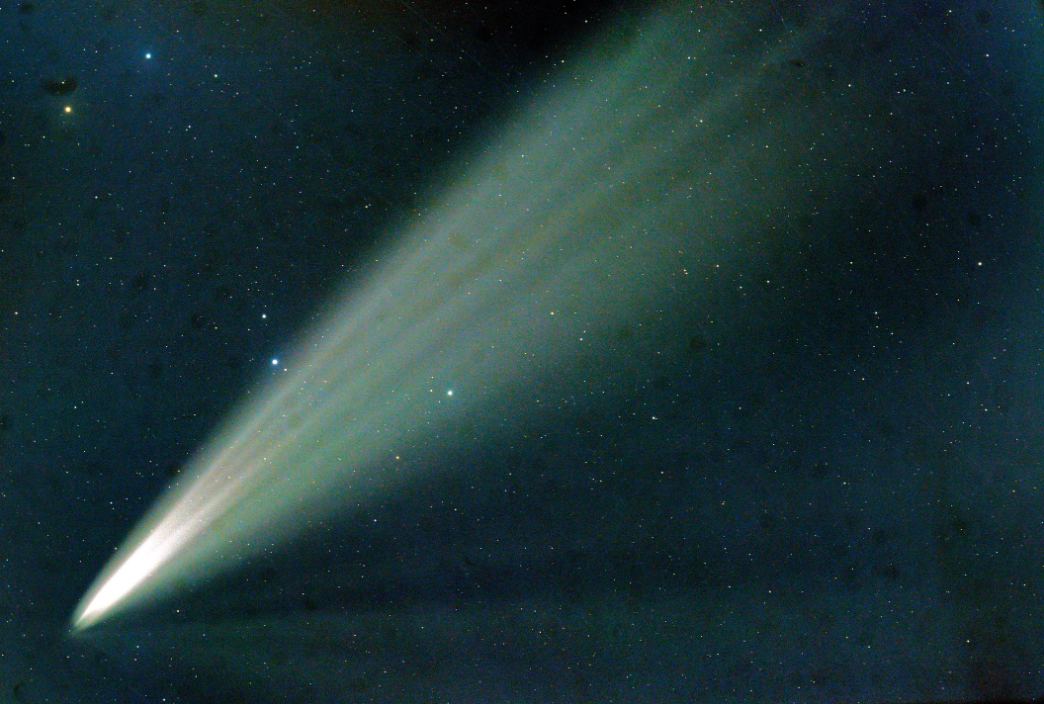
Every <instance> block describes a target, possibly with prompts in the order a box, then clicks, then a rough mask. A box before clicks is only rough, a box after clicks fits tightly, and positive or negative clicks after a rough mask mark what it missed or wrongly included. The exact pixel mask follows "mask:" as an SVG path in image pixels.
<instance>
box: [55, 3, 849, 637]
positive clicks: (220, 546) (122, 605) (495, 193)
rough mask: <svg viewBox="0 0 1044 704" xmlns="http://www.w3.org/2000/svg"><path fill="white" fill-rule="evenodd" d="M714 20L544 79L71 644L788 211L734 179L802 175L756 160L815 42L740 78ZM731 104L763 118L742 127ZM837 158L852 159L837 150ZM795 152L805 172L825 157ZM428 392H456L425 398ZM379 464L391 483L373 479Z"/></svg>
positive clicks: (774, 157) (805, 127)
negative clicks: (555, 84)
mask: <svg viewBox="0 0 1044 704" xmlns="http://www.w3.org/2000/svg"><path fill="white" fill-rule="evenodd" d="M727 21H731V20H730V18H729V17H721V16H718V17H716V18H715V19H714V20H713V22H714V23H715V24H716V31H715V32H709V33H704V32H703V31H702V30H703V28H700V27H698V26H695V23H694V21H693V20H692V18H691V17H690V16H688V15H687V14H686V13H684V12H677V13H675V12H667V13H665V14H664V15H662V16H655V17H652V18H650V21H649V22H647V23H646V25H645V26H644V27H643V29H642V31H641V32H638V33H637V34H636V35H634V37H633V38H632V39H631V41H632V44H631V46H629V47H628V48H627V50H626V51H623V52H621V53H620V54H619V55H618V56H617V57H616V58H614V59H612V60H606V59H605V58H604V57H602V58H599V57H594V58H592V59H591V60H590V61H587V62H581V63H580V65H579V68H577V69H575V73H572V74H569V75H567V76H565V77H564V79H563V80H564V81H565V82H566V83H567V84H568V85H569V86H570V87H569V89H566V90H555V91H552V92H551V93H550V94H548V95H545V96H542V97H541V98H540V99H539V100H537V101H536V102H535V104H534V106H533V107H532V108H531V109H530V110H529V111H528V113H526V114H524V115H523V116H522V119H520V120H519V121H518V122H517V124H516V125H515V126H514V127H513V128H511V129H508V130H507V131H506V132H505V133H504V134H503V135H502V137H501V139H499V140H497V141H495V142H493V143H492V145H491V146H490V147H489V148H488V149H485V150H483V152H482V153H480V154H478V155H477V156H476V158H475V161H476V162H477V163H475V164H473V165H472V166H471V167H470V168H469V170H468V173H469V174H470V176H468V177H466V178H464V179H462V180H461V181H460V182H459V183H458V184H457V185H456V187H454V188H451V189H449V191H448V192H446V193H445V194H444V195H443V197H442V198H441V199H440V200H439V202H438V203H436V204H434V205H433V206H432V207H431V208H430V209H429V210H428V211H427V212H426V213H425V215H424V217H421V218H420V219H419V220H418V221H417V222H416V223H415V224H414V225H413V226H412V227H411V228H409V229H408V230H407V231H406V232H405V233H404V235H403V237H402V238H401V241H400V245H399V247H398V248H397V249H396V250H394V251H393V252H391V253H390V255H389V256H387V257H385V258H383V264H382V266H381V267H380V268H378V269H376V270H375V271H373V272H372V274H371V278H370V279H369V280H368V281H365V282H363V283H362V284H361V285H360V284H355V285H354V286H353V288H352V289H351V290H350V291H349V292H347V293H346V294H345V296H344V297H343V298H342V300H340V301H339V302H338V304H337V305H336V306H335V307H333V308H332V309H331V310H330V311H329V312H328V314H327V315H326V316H325V317H324V318H323V319H322V321H321V323H320V324H319V325H318V326H317V327H316V328H315V329H314V330H312V331H311V332H309V333H308V334H306V335H305V336H304V338H303V341H302V342H301V343H300V344H299V345H298V346H297V349H300V350H303V351H304V352H303V354H301V355H300V358H299V359H296V360H292V361H291V362H290V363H289V364H288V365H287V368H288V369H289V370H290V371H289V372H287V373H285V374H281V375H280V378H279V379H278V380H277V381H275V382H274V385H273V386H271V388H269V389H268V390H267V391H266V392H264V393H262V394H260V396H259V397H257V400H255V401H252V402H250V403H247V404H245V405H243V406H242V407H241V408H240V409H239V411H238V413H237V414H235V415H234V416H233V417H232V418H230V419H229V421H228V422H227V424H226V425H225V426H224V428H223V429H222V430H221V431H220V432H219V433H218V434H217V436H216V437H215V438H214V440H213V441H212V442H211V443H210V444H209V445H208V447H207V449H206V450H205V451H204V452H203V453H202V454H201V455H199V456H198V457H197V458H195V459H194V460H193V462H192V463H191V464H190V466H189V467H188V468H187V469H186V472H185V473H184V474H183V477H184V479H183V480H181V481H180V482H179V484H178V485H177V486H176V487H175V488H174V489H172V490H171V491H170V492H168V494H167V495H166V496H165V497H164V498H163V499H162V500H161V502H160V503H159V504H158V505H157V506H155V507H154V508H153V509H152V510H151V511H150V512H149V514H148V515H147V516H146V518H145V519H144V520H143V521H142V523H141V524H140V525H139V527H138V528H137V529H136V530H135V531H134V532H133V533H132V534H131V535H130V536H129V537H128V539H127V541H126V543H125V544H124V546H123V547H122V548H121V550H120V552H119V553H118V554H117V555H116V557H115V558H114V559H113V560H112V562H111V563H110V564H109V565H108V566H107V567H106V569H105V570H104V571H103V572H102V573H101V575H99V577H98V579H97V581H96V582H95V584H94V585H93V586H92V588H91V589H90V590H89V591H88V593H87V595H86V596H85V597H84V599H83V601H82V602H81V605H80V607H79V608H78V609H77V611H76V613H75V614H74V616H73V624H74V626H75V627H77V628H84V627H87V626H90V625H92V624H94V623H97V622H98V621H100V620H101V619H103V618H105V617H107V616H109V615H111V614H113V613H115V612H117V611H119V610H122V609H127V608H129V607H130V606H132V605H133V604H135V603H137V602H139V601H141V600H143V599H144V598H145V597H146V596H152V597H158V596H160V595H162V594H165V593H170V592H172V591H174V590H176V589H178V588H182V587H186V586H190V585H192V584H194V583H196V582H199V581H201V580H203V579H204V578H206V577H208V576H212V575H213V574H215V573H217V572H218V571H220V570H221V569H226V568H227V567H228V566H229V565H231V564H234V563H235V562H236V561H238V560H241V559H244V558H247V557H249V556H250V555H252V554H256V553H257V552H259V551H262V550H264V549H266V548H267V547H269V546H270V545H274V544H276V543H278V542H280V541H282V540H285V539H286V538H287V537H289V536H291V535H293V534H294V533H295V532H299V531H301V530H304V529H305V528H306V527H307V526H306V524H307V521H305V520H302V518H307V519H309V520H311V519H322V518H323V517H325V516H328V515H330V514H331V513H333V512H334V511H337V510H343V508H344V507H345V506H346V505H359V504H361V503H362V502H363V501H366V500H371V499H373V498H374V497H375V496H379V495H381V494H382V493H386V492H388V491H389V490H391V489H394V488H395V487H397V486H401V485H402V484H403V482H405V481H407V480H409V479H416V478H417V477H418V474H417V472H418V471H419V470H420V469H423V468H424V467H425V460H426V457H434V456H437V455H438V452H439V449H440V444H441V446H453V445H459V444H461V443H465V442H468V443H470V442H473V440H474V436H473V435H472V434H468V433H465V432H464V431H462V430H460V429H459V425H460V420H461V419H462V418H467V417H468V416H467V414H468V413H472V414H474V413H475V410H476V409H478V408H482V409H484V410H485V411H486V412H487V413H499V414H502V417H509V416H518V415H521V414H522V413H523V412H524V411H523V409H522V406H524V405H525V404H521V403H519V402H518V398H519V397H520V395H522V394H525V393H532V390H533V389H534V388H539V385H540V384H542V383H543V384H544V385H545V386H546V388H547V389H548V390H550V391H552V392H555V393H558V392H561V391H562V389H564V388H565V387H566V386H568V384H569V383H570V382H569V379H568V374H564V373H562V370H563V369H566V370H568V368H569V366H570V365H571V364H573V363H574V360H575V359H576V358H577V355H578V354H579V352H578V347H577V344H578V343H577V339H578V338H584V339H587V341H586V342H584V345H590V344H592V343H591V342H590V340H589V338H590V337H592V334H586V338H585V335H584V331H594V330H601V331H605V330H608V329H611V328H612V326H614V325H616V324H618V323H619V322H620V321H628V320H633V319H639V320H640V319H643V318H651V317H653V316H655V315H656V314H657V311H660V310H662V308H661V303H662V301H663V300H664V299H665V297H669V296H671V295H672V294H676V292H677V291H678V290H679V289H678V287H679V286H680V285H681V282H682V279H680V278H679V276H680V275H681V274H680V272H682V271H683V270H684V268H685V267H686V266H694V265H695V264H694V262H696V261H698V257H699V253H700V252H702V251H703V250H704V249H705V248H706V247H707V246H708V243H712V242H716V241H718V242H720V240H721V239H722V238H724V237H727V238H730V240H731V241H735V240H737V239H738V238H741V237H743V236H744V235H746V233H748V232H751V231H757V230H758V228H761V227H764V225H765V223H764V220H765V219H766V218H768V217H769V215H768V214H769V213H771V212H773V209H778V208H779V207H780V205H781V204H782V203H787V202H794V201H795V200H796V199H799V198H801V197H803V194H807V193H809V192H810V191H811V188H810V184H809V183H802V182H801V181H800V179H798V178H796V177H792V178H791V179H782V180H780V183H778V184H774V185H773V187H772V188H767V187H765V186H763V185H759V186H757V187H756V188H755V187H752V186H751V183H752V182H756V183H758V184H764V183H766V182H771V181H774V180H779V179H775V176H776V174H778V173H788V174H793V173H795V172H800V173H806V174H807V173H808V172H807V171H804V172H802V171H801V170H800V169H796V168H795V165H796V164H800V163H801V160H802V159H804V158H805V157H804V154H805V153H807V151H806V149H804V148H798V147H795V148H793V149H792V150H790V152H788V150H787V149H779V150H775V151H771V152H769V151H766V150H765V148H764V145H766V144H767V143H768V142H769V141H772V140H773V139H775V140H778V141H784V140H788V139H789V140H791V141H799V140H801V139H804V140H806V141H807V142H809V143H814V142H815V141H816V139H817V136H818V130H817V127H816V125H815V124H814V123H809V121H808V120H807V117H806V113H807V112H808V110H809V106H808V103H809V102H810V101H813V100H815V99H817V98H815V96H814V95H806V96H803V101H804V102H803V103H801V104H795V103H794V102H793V101H792V102H790V103H788V102H787V101H786V100H785V98H786V91H787V90H788V89H789V84H784V83H782V82H781V81H779V80H778V75H777V72H778V67H779V66H780V65H785V60H786V58H787V57H789V56H791V55H793V52H796V51H800V46H799V45H800V44H801V42H803V41H806V40H815V38H816V37H815V36H814V34H815V33H811V34H810V35H809V36H800V37H797V36H792V37H790V38H789V40H788V41H789V44H788V43H782V42H778V43H776V44H774V45H773V44H771V43H768V44H767V46H769V47H770V48H768V49H765V48H764V46H765V45H763V46H762V53H761V54H760V55H756V56H752V57H751V58H750V61H748V62H747V63H743V64H740V63H738V62H734V61H732V62H730V61H729V60H728V58H727V57H729V56H731V55H732V51H733V49H732V48H730V46H728V44H729V42H730V41H734V40H736V39H737V36H736V35H739V36H738V39H739V40H740V41H746V39H748V38H749V39H750V40H751V41H752V42H753V41H755V40H756V37H757V36H762V35H757V34H756V33H754V32H753V30H750V28H749V26H747V25H734V26H731V27H729V26H726V22H727ZM750 26H755V27H756V26H759V25H758V23H757V22H755V23H753V24H752V25H750ZM819 29H820V31H828V28H824V27H820V28H819ZM730 32H731V33H732V34H730ZM708 37H711V38H710V39H708ZM757 41H761V40H757ZM722 57H726V58H725V59H723V58H722ZM716 61H717V64H715V62H716ZM708 65H719V68H720V70H719V71H718V72H717V73H715V72H711V71H707V70H705V67H706V66H708ZM753 99H756V100H757V101H759V102H762V103H763V104H771V105H772V107H773V108H774V111H773V112H772V113H769V112H768V111H767V110H765V109H764V108H762V109H760V110H754V109H751V106H750V102H751V100H753ZM845 100H846V101H848V102H851V101H850V99H848V98H846V99H845ZM846 108H848V109H852V110H855V109H857V107H856V106H851V107H850V106H847V105H846ZM831 109H832V110H833V111H835V112H836V111H837V110H838V109H839V108H838V107H837V106H831ZM827 112H828V111H827V110H824V111H823V113H824V114H826V113H827ZM768 114H770V115H771V120H770V119H769V118H767V117H766V115H768ZM773 120H774V121H775V122H773ZM737 124H738V125H739V128H740V129H742V136H743V139H737V138H734V133H735V132H736V129H737ZM778 124H786V125H791V127H790V128H789V129H790V132H789V133H787V134H784V135H782V136H781V135H780V134H779V133H780V127H778V126H777V125H778ZM842 148H843V149H844V150H845V156H846V157H848V158H854V157H855V154H854V152H855V151H856V150H857V149H858V148H859V147H858V146H857V145H842ZM816 152H817V154H820V155H821V156H823V157H824V160H825V156H826V155H827V147H826V146H824V145H816ZM807 178H814V176H808V177H807ZM751 202H756V204H757V207H756V208H752V207H749V204H750V203H751ZM643 334H651V330H650V332H648V333H643ZM601 337H602V338H603V339H604V338H608V337H609V336H608V335H607V334H604V333H603V334H602V335H601ZM580 349H581V351H582V350H583V349H586V347H583V348H580ZM603 349H604V348H603ZM610 351H611V350H610ZM273 361H274V360H273ZM585 373H593V372H590V371H588V372H585ZM449 384H453V385H455V386H458V387H459V388H461V389H467V393H466V394H460V395H452V397H451V392H449V391H447V392H445V393H442V392H437V389H439V388H441V389H450V388H452V387H451V386H449ZM578 384H582V382H576V383H575V384H574V388H576V387H577V385H578ZM439 404H446V405H445V406H440V405H439ZM472 417H473V416H472ZM496 432H497V429H496V428H484V429H483V437H484V438H489V437H490V436H491V435H493V434H495V433H496ZM401 449H404V450H408V452H407V451H401V454H402V456H404V457H407V456H408V457H410V458H413V465H412V470H411V471H412V472H413V474H410V473H409V472H407V471H406V470H403V469H402V468H403V467H406V466H408V465H407V463H406V462H403V463H398V462H390V458H391V456H393V455H394V456H395V459H396V460H398V455H400V450H401Z"/></svg>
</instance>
